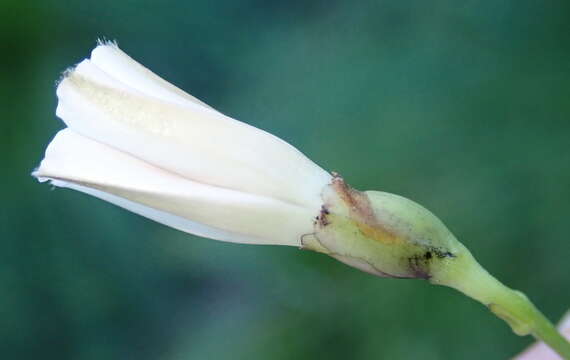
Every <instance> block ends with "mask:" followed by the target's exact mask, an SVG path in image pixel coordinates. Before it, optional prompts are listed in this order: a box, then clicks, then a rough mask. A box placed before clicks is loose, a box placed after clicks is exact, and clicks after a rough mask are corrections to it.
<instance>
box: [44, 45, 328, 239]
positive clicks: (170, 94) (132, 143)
mask: <svg viewBox="0 0 570 360" xmlns="http://www.w3.org/2000/svg"><path fill="white" fill-rule="evenodd" d="M57 96H58V100H59V102H58V107H57V112H56V113H57V116H58V117H60V118H61V119H62V120H63V121H64V122H65V124H66V125H67V126H68V127H67V128H66V129H64V130H61V131H60V132H59V133H58V134H57V135H56V137H55V138H54V139H53V141H52V142H51V143H50V145H49V146H48V148H47V151H46V154H45V158H44V159H43V161H42V162H41V164H40V166H39V168H38V169H37V170H36V171H35V172H34V173H33V175H34V176H36V177H37V178H38V179H39V180H40V181H50V182H51V183H52V184H53V185H55V186H59V187H67V188H72V189H75V190H79V191H82V192H85V193H87V194H90V195H93V196H96V197H98V198H101V199H104V200H106V201H109V202H111V203H114V204H116V205H119V206H121V207H123V208H126V209H128V210H130V211H133V212H135V213H138V214H140V215H143V216H146V217H148V218H150V219H153V220H155V221H158V222H160V223H163V224H166V225H168V226H171V227H174V228H176V229H179V230H182V231H186V232H188V233H192V234H196V235H199V236H204V237H208V238H212V239H217V240H223V241H231V242H240V243H253V244H279V245H293V246H300V245H301V236H302V235H303V234H307V233H311V232H312V231H313V220H314V218H315V216H316V215H318V214H319V211H320V208H321V205H322V200H321V197H320V194H321V192H322V189H323V187H324V186H326V185H327V184H328V183H330V181H331V176H330V175H329V174H328V173H327V172H326V171H324V170H323V169H321V168H320V167H319V166H317V165H316V164H315V163H313V162H312V161H310V160H309V159H308V158H306V157H305V156H304V155H303V154H302V153H301V152H299V151H298V150H297V149H295V148H294V147H292V146H291V145H289V144H287V143H286V142H284V141H282V140H281V139H279V138H277V137H275V136H273V135H271V134H269V133H267V132H264V131H262V130H259V129H257V128H254V127H252V126H249V125H247V124H245V123H242V122H239V121H237V120H234V119H232V118H230V117H227V116H225V115H223V114H221V113H220V112H218V111H215V110H213V109H212V108H211V107H209V106H208V105H206V104H204V103H203V102H201V101H199V100H198V99H196V98H194V97H192V96H190V95H188V94H186V93H185V92H183V91H182V90H180V89H178V88H176V87H175V86H173V85H171V84H170V83H168V82H166V81H164V80H163V79H161V78H160V77H158V76H157V75H155V74H153V73H152V72H150V71H149V70H148V69H146V68H145V67H143V66H142V65H140V64H139V63H137V62H136V61H134V60H133V59H131V58H130V57H129V56H128V55H127V54H125V53H124V52H122V51H121V50H120V49H119V48H118V47H117V46H116V45H115V44H113V43H105V44H100V45H99V46H97V47H96V48H95V49H94V50H93V52H92V53H91V58H90V59H86V60H84V61H82V62H81V63H80V64H79V65H77V66H76V67H75V68H73V69H71V70H68V71H67V72H66V73H65V75H64V77H63V79H62V80H61V82H60V83H59V85H58V88H57Z"/></svg>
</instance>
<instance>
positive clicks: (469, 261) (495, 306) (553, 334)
mask: <svg viewBox="0 0 570 360" xmlns="http://www.w3.org/2000/svg"><path fill="white" fill-rule="evenodd" d="M433 275H434V276H433V277H432V279H431V282H432V283H434V284H437V285H446V286H451V287H453V288H455V289H457V290H459V291H461V292H463V293H464V294H465V295H467V296H469V297H471V298H473V299H475V300H477V301H479V302H481V303H482V304H484V305H485V306H487V307H488V308H489V309H490V310H491V311H492V312H493V313H494V314H495V315H497V316H498V317H499V318H501V319H503V320H505V321H506V322H507V323H508V324H509V325H510V326H511V328H512V329H513V331H514V332H515V333H516V334H517V335H521V336H522V335H530V334H532V335H533V336H534V337H535V338H536V339H537V340H542V341H543V342H544V343H546V344H547V345H548V346H550V348H552V349H553V350H554V351H556V352H557V353H558V354H559V355H560V356H562V358H564V359H569V360H570V343H569V342H568V341H567V340H566V339H565V338H564V337H562V335H560V333H559V332H558V331H557V330H556V328H555V327H554V326H553V325H552V323H551V322H550V321H549V320H548V319H547V318H546V317H545V316H544V315H543V314H542V313H541V312H540V311H539V310H538V309H537V308H536V307H535V306H534V305H533V303H532V302H531V301H530V300H529V299H528V298H527V297H526V296H525V295H524V294H523V293H521V292H520V291H516V290H513V289H511V288H508V287H506V286H505V285H503V284H502V283H501V282H499V281H498V280H497V279H496V278H494V277H493V276H492V275H491V274H489V273H488V272H487V271H486V270H485V269H483V268H482V267H481V265H479V263H477V261H476V260H475V259H474V258H473V256H472V255H471V254H470V253H469V252H468V251H466V252H464V253H462V254H461V256H460V257H458V258H455V259H453V260H450V261H449V263H447V264H445V265H444V266H441V267H440V268H437V269H435V271H434V273H433Z"/></svg>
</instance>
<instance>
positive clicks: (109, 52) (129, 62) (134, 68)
mask: <svg viewBox="0 0 570 360" xmlns="http://www.w3.org/2000/svg"><path fill="white" fill-rule="evenodd" d="M91 63H93V64H94V65H95V66H97V67H98V68H99V69H101V70H103V71H104V72H105V73H107V74H108V75H109V76H111V77H113V78H114V79H116V80H118V81H120V82H122V83H124V84H125V85H127V86H129V87H131V88H133V89H137V90H138V91H140V92H141V93H143V94H145V95H148V96H153V97H156V98H157V99H160V100H164V101H171V102H173V103H176V104H180V105H188V103H189V102H190V103H194V104H197V105H199V106H204V107H206V108H210V106H208V105H206V104H205V103H203V102H202V101H200V100H198V99H196V98H195V97H193V96H191V95H189V94H187V93H185V92H184V91H182V90H180V89H179V88H177V87H176V86H174V85H172V84H171V83H169V82H167V81H165V80H164V79H162V78H160V77H159V76H157V75H156V74H154V73H153V72H152V71H150V70H148V69H147V68H145V67H144V66H142V65H141V64H139V63H138V62H136V61H134V60H133V59H132V58H131V57H130V56H129V55H127V54H125V53H124V52H123V51H122V50H121V49H119V47H118V46H117V45H116V44H114V43H101V44H100V45H99V46H97V47H96V48H95V49H94V50H93V51H92V52H91ZM210 109H211V108H210Z"/></svg>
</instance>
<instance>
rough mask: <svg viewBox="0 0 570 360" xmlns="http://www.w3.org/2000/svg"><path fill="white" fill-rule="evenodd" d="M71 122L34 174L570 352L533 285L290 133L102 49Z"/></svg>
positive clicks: (64, 110) (88, 68) (72, 80)
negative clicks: (477, 308)
mask: <svg viewBox="0 0 570 360" xmlns="http://www.w3.org/2000/svg"><path fill="white" fill-rule="evenodd" d="M57 96H58V100H59V102H58V107H57V111H56V113H57V116H59V117H60V118H61V119H62V120H63V122H64V123H65V125H66V126H67V128H65V129H63V130H61V131H60V132H59V133H58V134H57V135H56V136H55V138H54V139H53V140H52V142H51V143H50V144H49V146H48V148H47V150H46V153H45V158H44V159H43V160H42V162H41V164H40V166H39V167H38V169H37V170H36V171H34V173H33V175H34V176H35V177H37V178H38V179H39V180H40V181H42V182H43V181H49V182H51V184H53V185H55V186H59V187H67V188H71V189H75V190H79V191H82V192H84V193H87V194H90V195H93V196H96V197H98V198H101V199H103V200H106V201H109V202H111V203H113V204H116V205H118V206H121V207H123V208H125V209H127V210H130V211H133V212H135V213H138V214H140V215H143V216H146V217H148V218H150V219H153V220H155V221H158V222H160V223H163V224H165V225H168V226H171V227H173V228H176V229H179V230H182V231H186V232H188V233H191V234H195V235H199V236H203V237H207V238H211V239H217V240H223V241H230V242H239V243H250V244H275V245H291V246H298V247H301V248H304V249H308V250H314V251H318V252H321V253H324V254H327V255H330V256H332V257H334V258H336V259H338V260H340V261H342V262H344V263H346V264H348V265H351V266H354V267H356V268H358V269H360V270H363V271H366V272H369V273H371V274H374V275H378V276H384V277H394V278H420V279H426V280H429V281H430V282H432V283H434V284H438V285H446V286H451V287H453V288H456V289H457V290H459V291H461V292H463V293H465V294H466V295H468V296H470V297H472V298H474V299H476V300H478V301H480V302H481V303H483V304H484V305H486V306H487V307H488V308H489V309H490V310H491V311H492V312H493V313H494V314H496V315H497V316H498V317H500V318H501V319H503V320H505V321H506V322H507V323H508V324H509V325H510V326H511V327H512V329H513V330H514V332H515V333H517V334H519V335H526V334H533V335H534V336H535V337H537V338H538V339H542V340H543V341H544V342H545V343H546V344H548V345H549V346H551V347H552V348H553V349H555V350H556V351H557V352H558V353H559V354H562V355H563V356H565V357H566V358H569V359H570V344H569V343H568V342H566V340H564V339H563V338H562V337H561V336H560V334H558V333H557V332H556V330H555V329H554V327H553V326H552V324H550V323H549V322H548V320H547V319H546V318H545V317H544V316H543V315H542V314H541V313H540V312H539V311H538V310H537V309H536V308H535V307H534V305H533V304H532V303H531V302H530V301H529V300H528V298H527V297H526V296H524V295H523V294H522V293H520V292H518V291H515V290H512V289H510V288H508V287H506V286H504V285H503V284H501V283H500V282H499V281H498V280H497V279H495V278H494V277H493V276H491V275H490V274H489V273H488V272H487V271H485V270H484V269H483V268H482V267H481V266H480V265H479V264H478V263H477V261H475V259H474V258H473V256H472V255H471V253H470V252H469V251H468V250H467V249H466V248H465V247H464V246H463V245H462V244H461V243H460V242H458V241H457V240H456V238H455V237H454V236H453V235H452V234H451V232H450V231H449V230H448V229H447V228H446V227H445V225H443V223H442V222H441V221H440V220H439V219H438V218H437V217H435V216H434V215H433V214H432V213H430V212H429V211H428V210H426V209H425V208H423V207H421V206H420V205H418V204H416V203H414V202H413V201H411V200H408V199H405V198H403V197H400V196H397V195H393V194H388V193H384V192H378V191H365V192H361V191H357V190H355V189H352V188H351V187H350V186H348V185H347V184H346V183H345V182H344V180H343V179H342V178H341V177H340V176H338V175H337V174H332V175H331V174H329V173H328V172H326V171H324V170H323V169H321V168H320V167H319V166H318V165H316V164H315V163H313V162H312V161H311V160H309V159H308V158H306V157H305V156H304V155H303V154H302V153H301V152H299V151H298V150H297V149H295V148H294V147H292V146H291V145H289V144H287V143H286V142H284V141H283V140H281V139H279V138H277V137H275V136H273V135H271V134H268V133H266V132H264V131H262V130H259V129H256V128H254V127H252V126H249V125H247V124H244V123H242V122H239V121H237V120H234V119H232V118H230V117H228V116H225V115H224V114H222V113H220V112H218V111H216V110H214V109H212V108H211V107H210V106H208V105H206V104H205V103H203V102H201V101H200V100H198V99H196V98H194V97H192V96H190V95H188V94H186V93H185V92H183V91H182V90H180V89H178V88H176V87H175V86H173V85H171V84H169V83H168V82H166V81H164V80H163V79H161V78H160V77H158V76H157V75H155V74H153V73H152V72H150V71H149V70H147V69H146V68H145V67H143V66H142V65H140V64H139V63H137V62H135V61H134V60H133V59H131V58H130V57H129V56H127V55H126V54H125V53H123V52H122V51H121V50H119V48H118V47H117V46H116V45H115V44H111V43H105V44H100V45H99V46H97V48H95V50H93V52H92V53H91V58H90V59H86V60H84V61H82V62H81V63H80V64H79V65H77V66H76V67H74V68H72V69H70V70H68V71H67V72H66V73H65V74H64V77H63V79H62V80H61V82H60V83H59V85H58V87H57Z"/></svg>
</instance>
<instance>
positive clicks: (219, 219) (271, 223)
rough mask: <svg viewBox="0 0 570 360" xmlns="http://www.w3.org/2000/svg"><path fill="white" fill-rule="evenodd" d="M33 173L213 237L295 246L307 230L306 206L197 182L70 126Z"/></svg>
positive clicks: (309, 226) (308, 211) (309, 220)
mask: <svg viewBox="0 0 570 360" xmlns="http://www.w3.org/2000/svg"><path fill="white" fill-rule="evenodd" d="M34 176H36V177H38V178H39V179H40V181H46V180H51V181H52V184H53V185H56V186H61V187H68V188H72V189H75V190H79V191H82V192H85V193H88V194H90V195H93V196H96V197H99V198H101V199H103V200H106V201H109V202H111V203H114V204H116V205H119V206H121V207H123V208H126V209H128V210H130V211H133V212H135V213H138V214H140V215H143V216H146V217H148V218H150V219H153V220H155V221H158V222H160V223H163V224H166V225H168V226H171V227H174V228H176V229H179V230H182V231H186V232H189V233H192V234H196V235H200V236H204V237H208V238H212V239H218V240H224V241H232V242H242V243H255V244H279V245H294V246H299V245H300V237H301V236H302V235H303V234H305V233H309V232H311V231H312V217H313V215H314V213H313V212H312V210H311V209H310V208H307V207H303V206H299V205H295V204H291V203H288V202H284V201H281V200H278V199H274V198H269V197H265V196H260V195H255V194H248V193H243V192H239V191H235V190H231V189H225V188H220V187H216V186H211V185H206V184H201V183H197V182H194V181H191V180H188V179H186V178H183V177H181V176H179V175H177V174H174V173H172V172H169V171H167V170H163V169H160V168H158V167H155V166H153V165H150V164H148V163H145V162H144V161H141V160H139V159H137V158H135V157H133V156H131V155H129V154H126V153H124V152H121V151H118V150H116V149H114V148H112V147H109V146H107V145H104V144H101V143H99V142H97V141H94V140H91V139H88V138H86V137H84V136H82V135H79V134H77V133H76V132H74V131H73V130H70V129H64V130H62V131H60V132H59V133H58V134H57V135H56V137H55V138H54V140H53V141H52V142H51V143H50V145H49V147H48V148H47V150H46V155H45V158H44V160H43V161H42V163H41V165H40V167H39V168H38V170H37V171H36V172H34Z"/></svg>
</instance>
